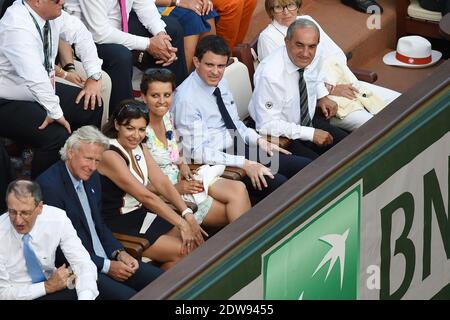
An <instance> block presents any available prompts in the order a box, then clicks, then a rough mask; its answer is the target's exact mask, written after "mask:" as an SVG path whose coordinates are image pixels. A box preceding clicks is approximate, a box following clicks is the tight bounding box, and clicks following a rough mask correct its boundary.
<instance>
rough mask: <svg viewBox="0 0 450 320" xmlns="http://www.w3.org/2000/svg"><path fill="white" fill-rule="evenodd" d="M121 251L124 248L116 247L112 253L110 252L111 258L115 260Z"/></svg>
mask: <svg viewBox="0 0 450 320" xmlns="http://www.w3.org/2000/svg"><path fill="white" fill-rule="evenodd" d="M122 251H125V249H124V248H120V249H117V250H115V251H114V252H113V253H112V255H111V256H112V258H113V259H114V260H117V257H118V256H119V254H120V253H121V252H122Z"/></svg>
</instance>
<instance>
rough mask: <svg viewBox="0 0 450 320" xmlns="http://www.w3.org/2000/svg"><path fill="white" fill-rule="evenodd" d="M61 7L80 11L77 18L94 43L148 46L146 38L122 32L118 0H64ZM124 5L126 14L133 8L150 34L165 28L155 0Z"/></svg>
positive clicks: (128, 0)
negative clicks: (84, 26)
mask: <svg viewBox="0 0 450 320" xmlns="http://www.w3.org/2000/svg"><path fill="white" fill-rule="evenodd" d="M64 7H65V10H67V11H68V12H71V13H72V12H73V13H75V14H77V13H78V12H81V20H82V21H83V22H84V24H85V25H86V26H87V28H88V29H89V31H91V32H92V36H93V37H94V40H95V42H96V43H98V44H105V43H115V44H121V45H123V46H125V47H127V48H128V49H130V50H145V49H146V48H147V46H148V45H149V38H147V37H141V36H136V35H133V34H130V33H126V32H123V31H122V18H121V14H120V6H119V0H66V2H65V5H64ZM126 8H127V16H128V17H129V14H130V11H131V9H133V11H134V12H135V13H136V15H137V16H138V18H139V21H140V22H141V23H142V25H143V26H144V27H145V28H147V30H148V31H149V32H150V33H151V34H153V35H156V34H158V33H159V32H161V31H165V27H166V24H165V23H164V21H163V20H162V19H161V15H160V13H159V11H158V8H157V7H156V5H155V1H153V0H127V1H126Z"/></svg>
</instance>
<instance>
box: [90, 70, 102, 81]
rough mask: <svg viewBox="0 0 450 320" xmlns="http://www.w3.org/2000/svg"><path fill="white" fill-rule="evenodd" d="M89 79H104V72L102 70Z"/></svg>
mask: <svg viewBox="0 0 450 320" xmlns="http://www.w3.org/2000/svg"><path fill="white" fill-rule="evenodd" d="M89 79H92V80H95V81H99V80H101V79H102V73H101V72H97V73H94V74H92V75H91V76H90V77H89Z"/></svg>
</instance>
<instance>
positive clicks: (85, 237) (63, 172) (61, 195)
mask: <svg viewBox="0 0 450 320" xmlns="http://www.w3.org/2000/svg"><path fill="white" fill-rule="evenodd" d="M36 181H37V183H38V184H39V185H40V186H41V188H42V195H43V198H44V203H45V204H48V205H52V206H55V207H58V208H61V209H63V210H65V211H66V214H67V216H68V217H69V219H70V220H71V221H72V224H73V227H74V228H75V230H77V234H78V237H79V238H80V239H81V242H82V243H83V245H84V247H85V248H86V250H87V251H88V252H89V254H90V256H91V259H92V261H93V262H94V263H95V265H96V266H97V269H98V271H101V270H102V268H103V263H104V259H103V258H101V257H99V256H97V255H96V254H95V252H94V246H93V244H92V237H91V233H90V231H89V226H88V223H87V220H86V216H85V214H84V212H83V208H82V206H81V202H80V200H79V199H78V195H77V192H76V190H75V188H74V186H73V183H72V180H71V179H70V176H69V173H68V172H67V168H66V164H65V163H64V162H63V161H58V162H57V163H55V164H54V165H52V166H51V167H50V168H48V169H47V170H46V171H45V172H43V173H42V174H41V175H40V176H39V177H38V178H37V179H36ZM83 184H84V189H85V190H86V195H87V198H88V200H89V205H90V207H91V213H92V219H93V221H94V224H95V229H96V230H97V234H98V237H99V238H100V242H101V244H102V246H103V249H105V252H106V254H107V255H108V257H110V258H111V259H112V256H111V255H112V253H113V252H114V251H115V250H117V249H119V248H123V245H122V244H121V243H120V242H119V241H118V240H117V239H116V238H115V237H114V236H113V234H112V232H111V230H109V228H108V227H107V226H106V225H105V223H104V222H103V220H102V218H101V200H102V197H101V195H102V193H101V192H102V190H101V184H100V176H99V174H98V173H97V172H94V173H93V174H92V176H91V178H90V179H89V180H87V181H84V183H83Z"/></svg>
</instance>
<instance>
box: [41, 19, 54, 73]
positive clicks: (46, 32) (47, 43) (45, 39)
mask: <svg viewBox="0 0 450 320" xmlns="http://www.w3.org/2000/svg"><path fill="white" fill-rule="evenodd" d="M43 31H44V37H43V42H44V67H45V70H47V73H49V74H50V72H51V71H52V65H51V63H50V60H51V57H50V49H51V48H50V24H49V23H48V21H46V22H45V24H44V29H43Z"/></svg>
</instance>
